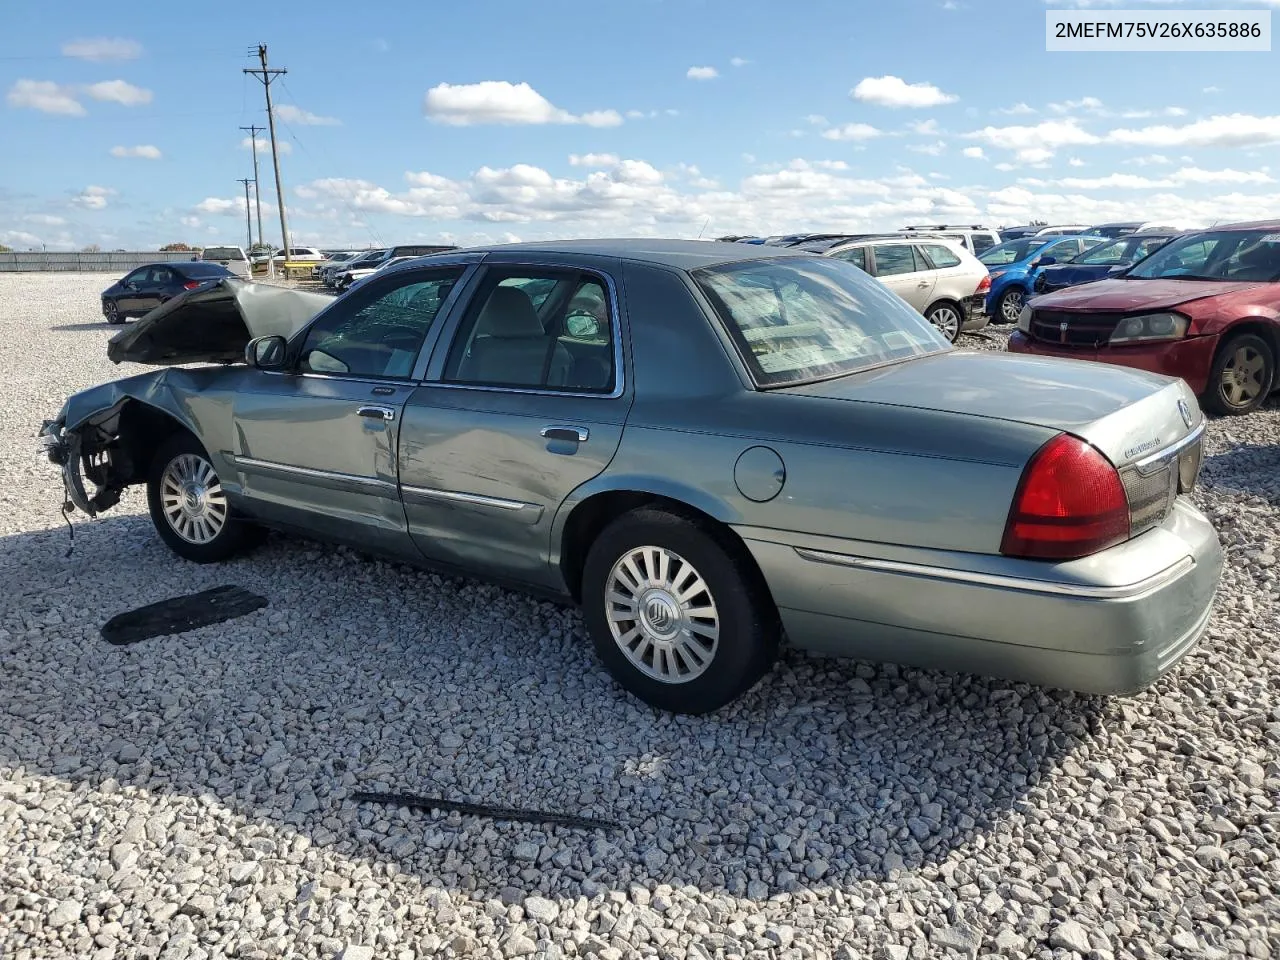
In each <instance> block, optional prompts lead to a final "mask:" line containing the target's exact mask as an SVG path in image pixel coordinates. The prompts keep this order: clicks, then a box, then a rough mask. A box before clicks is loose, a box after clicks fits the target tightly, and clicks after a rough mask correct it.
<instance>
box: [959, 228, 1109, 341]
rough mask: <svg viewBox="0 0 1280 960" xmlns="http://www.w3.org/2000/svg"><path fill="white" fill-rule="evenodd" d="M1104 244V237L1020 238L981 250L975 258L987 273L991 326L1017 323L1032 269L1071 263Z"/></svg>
mask: <svg viewBox="0 0 1280 960" xmlns="http://www.w3.org/2000/svg"><path fill="white" fill-rule="evenodd" d="M1105 242H1106V238H1105V237H1092V236H1067V237H1053V236H1048V237H1022V238H1021V239H1018V240H1009V241H1007V242H1005V243H1001V244H999V245H997V246H994V247H991V248H990V249H988V250H984V251H982V255H981V256H979V257H978V259H979V260H981V261H982V262H983V263H984V264H985V265H986V267H987V270H988V271H989V272H990V274H991V292H990V293H988V294H987V316H988V317H990V318H991V322H992V323H1017V322H1018V314H1020V313H1021V312H1022V306H1023V304H1024V303H1026V301H1027V297H1028V296H1029V295H1030V294H1031V276H1030V275H1031V271H1032V270H1033V269H1035V268H1036V267H1041V266H1048V265H1049V264H1050V263H1058V262H1060V261H1063V260H1071V259H1073V258H1075V257H1077V256H1079V255H1080V254H1081V253H1084V252H1085V251H1086V250H1091V249H1093V248H1094V247H1096V246H1098V245H1099V244H1101V243H1105Z"/></svg>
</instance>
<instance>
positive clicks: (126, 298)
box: [102, 260, 235, 323]
mask: <svg viewBox="0 0 1280 960" xmlns="http://www.w3.org/2000/svg"><path fill="white" fill-rule="evenodd" d="M234 276H235V274H234V273H232V272H231V271H230V270H228V269H227V268H226V267H224V266H222V265H221V264H218V263H209V262H206V261H203V260H179V261H176V262H172V263H149V264H147V265H146V266H145V267H139V268H138V269H137V270H134V271H133V272H132V273H130V274H128V275H127V276H124V277H121V278H120V279H119V280H117V281H116V282H115V283H113V284H112V285H111V286H109V287H107V289H105V290H103V291H102V315H103V316H104V317H106V318H107V323H124V322H125V320H127V319H129V317H141V316H143V315H144V314H147V313H150V312H151V311H152V310H154V309H155V308H156V307H158V306H160V304H162V303H164V302H165V301H166V300H172V299H173V298H174V297H176V296H177V295H178V294H180V293H182V292H183V291H184V290H194V289H195V288H196V287H198V286H200V284H202V283H207V282H208V281H210V280H221V279H222V278H223V277H234Z"/></svg>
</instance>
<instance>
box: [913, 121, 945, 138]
mask: <svg viewBox="0 0 1280 960" xmlns="http://www.w3.org/2000/svg"><path fill="white" fill-rule="evenodd" d="M907 127H908V128H909V129H910V130H911V132H912V133H918V134H920V135H921V136H922V137H930V136H933V135H934V134H936V133H937V132H938V121H937V120H933V119H929V120H917V121H915V122H914V123H909V124H907Z"/></svg>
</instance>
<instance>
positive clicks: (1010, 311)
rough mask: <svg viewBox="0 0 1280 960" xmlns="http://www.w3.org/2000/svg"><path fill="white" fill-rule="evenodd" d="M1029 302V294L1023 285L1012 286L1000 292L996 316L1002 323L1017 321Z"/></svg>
mask: <svg viewBox="0 0 1280 960" xmlns="http://www.w3.org/2000/svg"><path fill="white" fill-rule="evenodd" d="M1026 302H1027V295H1026V293H1025V292H1024V291H1023V289H1022V288H1021V287H1010V288H1009V289H1008V290H1006V291H1005V292H1004V293H1002V294H1000V302H999V303H998V304H997V305H996V316H997V317H999V318H1000V322H1001V323H1017V322H1018V315H1019V314H1021V313H1022V308H1023V306H1024V305H1025V304H1026Z"/></svg>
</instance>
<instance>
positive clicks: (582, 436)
mask: <svg viewBox="0 0 1280 960" xmlns="http://www.w3.org/2000/svg"><path fill="white" fill-rule="evenodd" d="M542 435H543V436H544V437H546V438H547V439H548V440H572V441H574V442H575V443H586V442H587V438H588V437H589V436H591V433H590V431H588V430H587V428H586V427H564V426H554V427H543V428H542Z"/></svg>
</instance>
